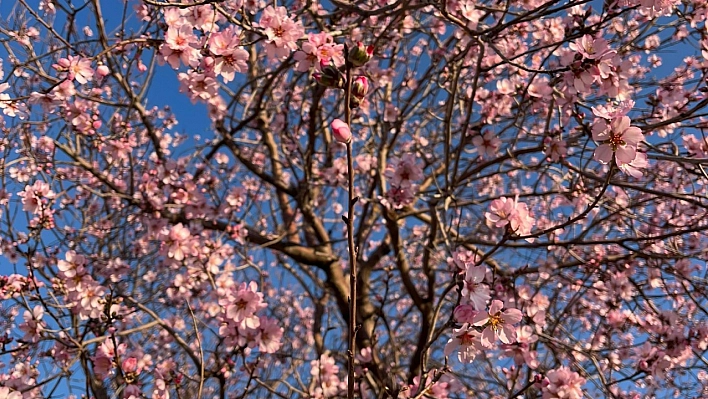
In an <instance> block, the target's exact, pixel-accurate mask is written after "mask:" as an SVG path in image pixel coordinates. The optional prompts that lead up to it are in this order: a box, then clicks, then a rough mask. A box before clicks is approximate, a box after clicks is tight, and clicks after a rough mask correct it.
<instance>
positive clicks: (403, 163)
mask: <svg viewBox="0 0 708 399" xmlns="http://www.w3.org/2000/svg"><path fill="white" fill-rule="evenodd" d="M385 176H386V178H387V179H388V180H389V183H391V185H393V186H401V185H403V184H404V183H413V182H417V181H419V180H422V179H423V168H422V167H421V165H420V164H419V163H418V159H417V158H416V156H415V155H414V154H410V153H409V154H405V155H403V156H402V157H401V158H393V159H392V160H391V162H390V164H389V167H388V168H386V173H385Z"/></svg>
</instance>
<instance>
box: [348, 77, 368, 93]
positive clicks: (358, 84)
mask: <svg viewBox="0 0 708 399" xmlns="http://www.w3.org/2000/svg"><path fill="white" fill-rule="evenodd" d="M368 91H369V80H368V79H367V78H366V77H365V76H359V77H357V78H356V79H354V81H353V82H352V95H353V96H354V97H356V98H358V99H362V98H364V96H366V93H367V92H368Z"/></svg>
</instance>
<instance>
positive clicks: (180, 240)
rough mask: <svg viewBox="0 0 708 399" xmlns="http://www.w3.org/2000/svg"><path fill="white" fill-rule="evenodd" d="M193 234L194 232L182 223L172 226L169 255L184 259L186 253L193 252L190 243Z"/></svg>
mask: <svg viewBox="0 0 708 399" xmlns="http://www.w3.org/2000/svg"><path fill="white" fill-rule="evenodd" d="M191 235H192V233H190V232H189V229H188V228H186V227H184V226H183V225H182V223H179V224H176V225H174V226H172V228H171V229H170V233H169V246H168V249H167V256H169V257H170V258H173V259H174V260H176V261H182V260H184V257H185V255H188V254H192V252H193V251H192V246H191V245H190V243H189V238H190V237H191Z"/></svg>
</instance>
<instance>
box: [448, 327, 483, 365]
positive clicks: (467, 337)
mask: <svg viewBox="0 0 708 399" xmlns="http://www.w3.org/2000/svg"><path fill="white" fill-rule="evenodd" d="M479 342H480V341H479V332H477V330H475V329H474V328H473V327H472V326H471V325H469V324H463V325H462V327H460V328H457V329H454V330H453V332H452V337H451V338H450V340H449V341H447V344H446V345H445V350H444V353H445V356H450V354H452V352H454V351H457V359H458V360H459V361H460V362H462V363H472V361H473V360H474V358H475V356H476V355H477V352H479V350H480V349H481V348H480V346H479Z"/></svg>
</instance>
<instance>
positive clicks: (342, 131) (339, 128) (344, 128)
mask: <svg viewBox="0 0 708 399" xmlns="http://www.w3.org/2000/svg"><path fill="white" fill-rule="evenodd" d="M330 126H331V127H332V133H333V134H334V139H335V140H337V141H339V142H340V143H344V144H347V143H349V142H351V141H352V131H351V129H349V125H347V124H346V123H344V122H343V121H342V120H341V119H335V120H333V121H332V124H331V125H330Z"/></svg>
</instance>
